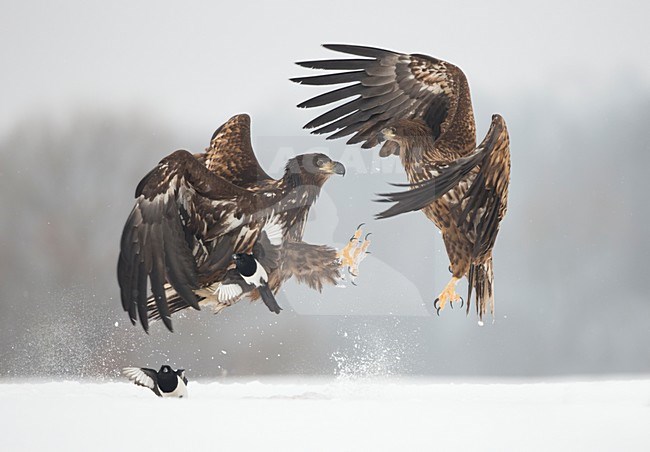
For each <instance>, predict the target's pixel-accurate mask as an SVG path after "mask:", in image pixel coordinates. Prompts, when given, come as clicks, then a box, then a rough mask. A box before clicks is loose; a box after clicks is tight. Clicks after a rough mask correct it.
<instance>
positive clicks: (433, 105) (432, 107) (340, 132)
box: [291, 44, 467, 156]
mask: <svg viewBox="0 0 650 452" xmlns="http://www.w3.org/2000/svg"><path fill="white" fill-rule="evenodd" d="M324 47H325V48H327V49H330V50H334V51H336V52H342V53H347V54H351V55H356V56H361V57H367V58H355V59H337V60H318V61H305V62H299V63H297V64H298V65H300V66H303V67H306V68H312V69H326V70H341V71H344V72H336V73H333V74H326V75H317V76H310V77H298V78H293V79H291V80H292V81H294V82H297V83H302V84H305V85H336V84H343V83H352V84H351V85H349V86H345V87H343V88H339V89H336V90H333V91H329V92H327V93H325V94H321V95H319V96H316V97H313V98H311V99H309V100H306V101H305V102H302V103H301V104H299V105H298V107H300V108H310V107H318V106H323V105H329V104H331V103H334V102H337V101H341V100H344V99H348V98H350V97H353V96H356V97H355V98H354V99H352V100H350V101H348V102H346V103H344V104H342V105H340V106H338V107H335V108H333V109H331V110H329V111H327V112H326V113H324V114H322V115H320V116H318V117H317V118H315V119H314V120H312V121H310V122H309V123H307V124H306V125H305V128H306V129H312V128H316V130H314V131H313V132H312V133H315V134H326V133H331V135H330V136H328V137H327V139H334V138H340V137H344V136H348V135H351V134H354V135H353V136H352V137H351V138H350V139H349V140H348V141H347V143H348V144H354V143H363V144H362V146H361V147H362V148H371V147H374V146H376V145H377V144H379V143H380V142H382V141H384V138H383V136H382V134H381V133H380V132H381V130H382V129H383V128H384V127H386V126H388V125H389V124H390V123H392V122H395V121H397V120H400V119H421V120H423V121H424V122H425V123H426V124H427V125H428V126H429V127H430V128H431V130H432V131H433V136H434V140H435V139H437V138H438V137H439V136H440V135H441V134H443V133H444V132H445V130H446V128H447V127H448V124H449V123H450V121H451V119H452V118H453V115H454V114H455V111H456V107H457V104H458V91H459V87H460V86H461V85H466V84H467V81H466V79H465V75H464V74H463V72H462V71H461V70H460V69H459V68H458V67H456V66H454V65H452V64H451V63H448V62H446V61H443V60H439V59H437V58H433V57H430V56H426V55H419V54H412V55H409V54H403V53H397V52H393V51H390V50H383V49H378V48H373V47H362V46H353V45H339V44H325V45H324ZM398 151H399V149H398V147H397V145H396V144H395V143H394V142H390V141H389V142H387V143H386V144H385V145H384V146H383V147H382V150H381V152H380V155H382V156H387V155H390V154H393V153H398Z"/></svg>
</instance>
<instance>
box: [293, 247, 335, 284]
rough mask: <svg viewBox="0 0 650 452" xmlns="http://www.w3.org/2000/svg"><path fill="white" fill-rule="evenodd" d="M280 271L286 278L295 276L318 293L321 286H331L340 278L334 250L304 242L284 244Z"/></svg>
mask: <svg viewBox="0 0 650 452" xmlns="http://www.w3.org/2000/svg"><path fill="white" fill-rule="evenodd" d="M282 252H283V256H282V271H283V272H284V273H285V274H286V275H287V278H289V277H291V276H295V277H296V279H297V280H298V282H300V283H306V284H307V285H308V286H309V287H310V288H312V289H316V290H318V291H319V292H320V291H321V290H323V285H326V284H332V285H336V282H337V280H338V279H340V277H341V269H340V263H339V260H338V256H337V252H336V250H335V249H334V248H331V247H329V246H326V245H312V244H309V243H305V242H286V243H285V244H284V246H283V249H282Z"/></svg>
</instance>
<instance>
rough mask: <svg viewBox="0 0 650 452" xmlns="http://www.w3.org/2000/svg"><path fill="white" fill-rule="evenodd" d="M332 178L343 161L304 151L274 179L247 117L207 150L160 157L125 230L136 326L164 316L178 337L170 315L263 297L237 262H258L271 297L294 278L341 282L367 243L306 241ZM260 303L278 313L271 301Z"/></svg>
mask: <svg viewBox="0 0 650 452" xmlns="http://www.w3.org/2000/svg"><path fill="white" fill-rule="evenodd" d="M335 174H336V175H344V174H345V167H344V166H343V165H342V164H341V163H339V162H335V161H332V160H331V159H330V158H329V157H327V156H326V155H324V154H303V155H298V156H297V157H294V158H292V159H290V160H289V161H288V162H287V164H286V167H285V171H284V175H283V177H282V178H280V179H277V180H276V179H273V178H271V177H270V176H269V175H268V174H266V172H265V171H264V170H263V169H262V168H261V167H260V165H259V163H258V161H257V159H256V158H255V154H254V153H253V148H252V146H251V140H250V117H249V116H248V115H245V114H242V115H237V116H234V117H232V118H231V119H230V120H228V121H227V122H226V123H225V124H223V125H222V126H221V127H219V128H218V129H217V131H216V132H215V133H214V134H213V136H212V139H211V141H210V146H209V147H208V148H207V149H206V152H205V153H202V154H194V155H193V154H191V153H189V152H188V151H185V150H179V151H176V152H174V153H172V154H170V155H169V156H167V157H165V158H164V159H162V160H161V161H160V163H159V164H158V165H157V166H156V167H155V168H154V169H153V170H151V171H150V172H149V173H148V174H147V175H146V176H145V177H144V178H143V179H142V181H140V183H139V184H138V186H137V188H136V192H135V197H136V203H135V206H134V207H133V210H132V211H131V214H130V215H129V217H128V219H127V221H126V224H125V226H124V231H123V233H122V239H121V244H120V256H119V259H118V268H117V275H118V282H119V285H120V290H121V299H122V307H123V308H124V310H125V311H127V312H128V314H129V318H130V320H131V322H132V323H133V324H135V322H136V320H137V319H138V317H139V319H140V323H141V324H142V327H143V328H144V330H145V331H148V329H149V319H162V321H163V322H164V324H165V326H166V327H167V328H168V329H169V330H170V331H172V322H171V315H172V314H173V313H174V312H177V311H180V310H182V309H185V308H187V307H192V308H194V309H200V306H201V305H211V306H212V307H213V309H214V311H215V312H218V311H219V310H220V309H223V308H224V307H226V306H230V305H232V304H233V303H235V302H236V301H238V300H239V299H240V298H241V297H242V296H244V295H246V296H249V297H250V298H251V299H252V300H256V299H258V298H259V297H260V293H259V289H260V287H259V285H260V284H261V280H256V283H257V284H258V286H256V285H255V284H252V283H251V284H249V283H248V282H246V281H242V277H241V275H237V271H238V266H237V265H236V260H237V256H240V257H241V256H243V255H251V256H253V257H254V259H256V260H257V262H260V265H262V267H263V268H262V269H261V270H260V271H261V272H262V271H263V273H264V285H265V286H266V285H268V287H265V288H264V290H266V289H270V292H272V293H273V294H274V293H277V291H278V290H279V288H280V286H281V284H282V283H283V282H284V281H286V280H287V279H289V278H290V277H291V276H295V277H296V278H297V279H298V281H300V282H306V283H307V284H309V285H310V287H312V288H315V289H318V290H320V289H322V287H323V285H324V284H336V282H337V281H338V280H339V278H340V277H341V272H340V269H341V268H342V266H356V265H357V264H358V262H359V259H356V260H352V259H349V258H347V257H346V256H347V255H349V254H350V253H352V254H354V252H353V251H354V249H356V248H359V247H360V246H362V245H363V243H359V242H354V243H349V244H348V245H347V246H346V248H344V250H342V252H341V253H339V252H337V250H335V249H334V248H331V247H329V246H325V245H312V244H308V243H305V242H303V241H302V237H303V233H304V227H305V223H306V220H307V215H308V213H309V209H310V208H311V206H312V205H313V204H314V202H315V201H316V199H317V198H318V196H319V194H320V190H321V188H322V186H323V184H324V183H325V182H326V181H327V180H328V179H329V178H330V176H332V175H335ZM343 251H345V253H343ZM249 282H250V281H249ZM148 283H149V286H150V288H151V292H152V295H151V296H149V293H148V290H147V287H148ZM270 298H273V297H270ZM264 301H265V303H266V304H267V306H268V307H269V309H271V310H272V311H273V312H279V309H278V308H279V307H277V303H275V299H274V298H273V299H272V301H271V300H270V299H269V297H265V300H264ZM273 303H275V306H273Z"/></svg>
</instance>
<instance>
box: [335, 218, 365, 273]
mask: <svg viewBox="0 0 650 452" xmlns="http://www.w3.org/2000/svg"><path fill="white" fill-rule="evenodd" d="M361 226H363V223H362V224H360V225H359V227H358V228H357V230H356V231H355V232H354V235H353V236H352V237H351V238H350V241H349V242H348V244H347V245H345V247H344V248H343V249H342V250H340V251H339V252H338V258H339V260H340V261H341V266H343V267H346V268H347V270H348V273H350V275H352V277H353V279H352V283H353V284H354V278H356V276H357V275H358V273H359V265H360V264H361V261H363V260H364V259H365V258H366V255H367V254H368V251H367V250H368V247H369V246H370V240H368V236H369V235H370V234H369V233H368V234H366V236H365V238H363V239H361V235H362V234H363V230H362V229H361Z"/></svg>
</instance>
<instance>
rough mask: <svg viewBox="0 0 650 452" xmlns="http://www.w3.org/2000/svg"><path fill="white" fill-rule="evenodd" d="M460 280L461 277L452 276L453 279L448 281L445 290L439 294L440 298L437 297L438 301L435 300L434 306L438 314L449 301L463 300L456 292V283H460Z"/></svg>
mask: <svg viewBox="0 0 650 452" xmlns="http://www.w3.org/2000/svg"><path fill="white" fill-rule="evenodd" d="M458 281H460V278H456V277H455V276H452V278H451V281H449V282H448V283H447V285H446V286H445V288H444V289H443V291H442V292H440V295H438V298H436V301H434V302H433V307H434V308H436V314H438V315H439V314H440V311H442V310H443V309H444V308H445V305H446V304H447V302H452V303H453V302H454V301H460V300H462V298H461V296H460V295H458V293H457V292H456V284H458Z"/></svg>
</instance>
